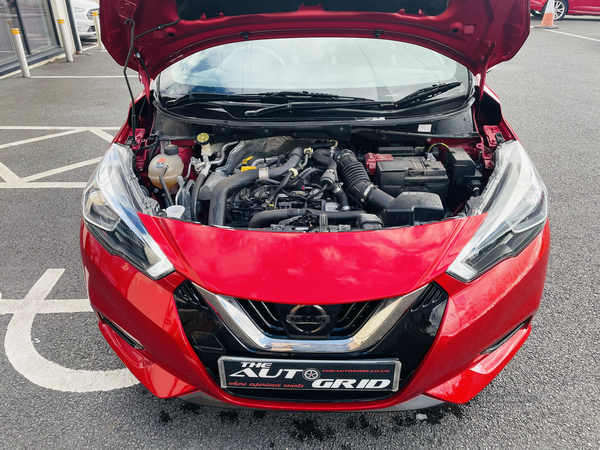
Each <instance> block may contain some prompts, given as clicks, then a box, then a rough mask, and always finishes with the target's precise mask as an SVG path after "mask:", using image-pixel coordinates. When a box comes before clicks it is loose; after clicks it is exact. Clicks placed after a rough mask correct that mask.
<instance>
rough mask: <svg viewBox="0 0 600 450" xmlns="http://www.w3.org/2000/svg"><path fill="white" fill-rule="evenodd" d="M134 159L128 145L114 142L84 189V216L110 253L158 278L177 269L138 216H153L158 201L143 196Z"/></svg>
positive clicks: (93, 232)
mask: <svg viewBox="0 0 600 450" xmlns="http://www.w3.org/2000/svg"><path fill="white" fill-rule="evenodd" d="M132 160H133V153H132V152H131V150H129V149H128V148H127V147H124V146H122V145H119V144H113V145H111V147H110V148H109V149H108V151H107V152H106V155H104V158H103V159H102V161H101V162H100V165H99V166H98V169H96V172H95V173H94V175H93V176H92V178H91V179H90V182H89V183H88V185H87V187H86V188H85V191H84V192H83V218H84V220H85V223H86V225H87V227H88V229H89V230H90V232H91V233H92V235H93V236H94V237H95V238H96V239H97V240H98V241H99V242H100V243H101V244H102V246H103V247H104V248H106V250H107V251H108V252H110V253H111V254H113V255H118V256H120V257H121V258H123V259H125V260H126V261H128V262H129V263H131V264H132V265H133V266H134V267H136V268H137V269H138V270H140V271H141V272H143V273H144V274H146V275H147V276H149V277H150V278H152V279H154V280H157V279H159V278H162V277H164V276H166V275H168V274H169V273H171V272H173V271H174V270H175V268H174V267H173V265H172V264H171V263H170V262H169V260H168V259H167V257H166V256H165V254H164V253H163V252H162V250H161V249H160V247H159V246H158V244H157V243H156V242H155V241H154V239H152V237H151V236H150V234H149V233H148V231H147V230H146V228H145V227H144V224H143V223H142V221H141V219H140V218H139V216H138V213H144V214H149V215H154V213H155V211H156V206H157V203H156V201H155V200H153V199H151V198H148V197H146V196H144V194H143V192H142V190H141V188H140V185H139V183H138V180H137V177H136V176H135V174H134V173H133V169H132Z"/></svg>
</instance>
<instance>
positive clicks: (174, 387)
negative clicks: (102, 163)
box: [81, 224, 550, 411]
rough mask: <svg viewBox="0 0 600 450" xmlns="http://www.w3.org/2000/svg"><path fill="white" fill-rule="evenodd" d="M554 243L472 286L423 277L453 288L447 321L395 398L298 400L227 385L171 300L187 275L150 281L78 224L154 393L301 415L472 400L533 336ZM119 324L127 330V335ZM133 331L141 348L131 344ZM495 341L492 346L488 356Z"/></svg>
mask: <svg viewBox="0 0 600 450" xmlns="http://www.w3.org/2000/svg"><path fill="white" fill-rule="evenodd" d="M549 244H550V234H549V227H548V225H546V227H545V228H544V230H543V232H542V233H541V234H540V235H539V236H538V237H537V238H536V239H535V240H534V241H533V242H532V243H531V244H530V245H529V246H528V247H527V248H526V249H525V250H524V251H523V252H522V253H520V254H519V255H518V256H517V257H515V258H512V259H509V260H506V261H504V262H502V263H501V264H499V265H498V266H496V267H495V268H494V269H492V270H491V271H489V272H488V273H486V274H485V275H483V276H481V277H479V278H478V279H477V280H475V281H473V282H472V283H469V284H464V283H461V282H459V281H457V280H455V279H454V278H452V277H450V276H449V275H447V274H445V273H442V274H441V275H438V276H436V277H434V278H433V279H431V280H425V281H426V283H424V284H428V283H432V282H435V283H437V285H439V286H441V288H442V289H443V290H444V291H445V292H446V293H447V294H448V300H447V304H446V307H445V312H444V317H443V320H442V322H441V325H440V327H439V329H438V331H437V335H436V336H435V340H434V341H433V343H432V345H431V347H430V348H429V350H428V351H427V353H426V355H425V356H424V358H422V360H421V361H420V362H419V363H418V365H417V367H416V369H415V370H414V371H413V372H412V373H411V374H409V375H408V376H407V377H406V379H405V380H404V383H403V384H402V386H401V388H400V390H399V392H397V393H396V394H394V395H392V396H388V397H386V398H380V399H376V400H366V401H354V402H349V401H331V402H299V401H286V400H282V401H275V400H271V399H257V398H247V397H241V396H236V395H233V394H232V393H230V392H226V391H225V390H223V389H221V387H220V386H219V384H218V382H217V381H216V380H215V378H214V376H212V375H211V373H210V372H209V370H207V368H206V366H205V364H204V363H203V362H202V361H201V360H200V358H199V357H198V354H197V353H196V351H194V348H193V347H192V346H191V345H190V341H189V340H188V338H187V337H186V334H185V331H184V327H183V326H182V323H181V320H180V317H179V314H178V311H177V307H176V305H175V302H174V299H173V293H174V291H175V290H176V289H177V287H178V286H180V285H181V284H182V283H183V282H184V281H186V276H185V274H184V273H180V272H179V271H178V272H175V273H173V274H171V275H169V276H168V277H166V278H164V279H162V280H159V281H152V280H150V279H149V278H147V277H146V276H144V275H143V274H141V273H140V272H138V271H137V270H136V269H134V268H133V267H131V266H130V265H129V264H128V263H126V262H125V261H123V260H122V259H120V258H118V257H115V256H112V255H110V254H109V253H108V252H106V250H104V249H103V248H102V247H101V246H100V245H99V244H98V243H97V242H96V241H95V239H94V238H93V237H92V236H91V235H90V234H89V232H88V231H87V229H86V228H85V226H84V225H83V224H82V227H81V253H82V259H83V264H84V270H85V275H86V283H87V286H88V292H89V296H90V301H91V303H92V306H93V308H94V310H96V311H97V312H98V314H99V315H100V317H101V318H103V319H101V320H100V330H101V332H102V334H103V335H104V337H105V338H106V339H107V341H108V342H109V344H110V345H111V347H112V348H113V349H114V351H115V352H116V353H117V355H118V356H119V357H120V358H121V359H122V360H123V362H124V363H125V365H126V366H127V367H128V368H129V369H130V370H131V371H132V373H133V374H134V375H135V376H136V377H137V378H138V379H139V380H140V381H141V382H142V383H143V384H144V385H145V386H146V387H147V388H148V389H149V390H150V391H151V392H152V393H153V394H155V395H156V396H158V397H161V398H167V397H180V398H183V399H185V400H188V401H192V402H196V403H201V404H207V405H213V406H227V407H234V408H252V409H277V410H303V411H317V410H318V411H357V410H405V409H420V408H425V407H430V406H434V405H436V404H440V403H441V402H445V401H449V402H455V403H464V402H467V401H469V400H470V399H471V398H472V397H474V396H475V395H476V394H477V393H478V392H479V391H481V389H483V388H484V387H485V386H486V385H487V384H489V382H490V381H491V380H492V379H493V378H494V377H495V376H496V375H497V374H498V373H499V372H500V370H502V368H503V367H504V366H505V365H506V364H507V363H508V361H509V360H510V359H511V358H512V357H513V356H514V354H515V353H516V352H517V350H518V349H519V348H520V347H521V345H522V344H523V343H524V342H525V340H526V339H527V337H528V335H529V333H530V330H531V325H530V323H531V318H532V317H533V315H534V314H535V313H536V311H537V309H538V307H539V303H540V299H541V296H542V291H543V287H544V280H545V274H546V269H547V264H548V256H549ZM424 284H423V285H424ZM111 325H112V327H111ZM115 329H116V330H123V331H125V332H126V333H127V335H125V338H124V337H123V336H124V335H123V334H119V333H117V332H116V331H115ZM515 330H516V331H515ZM513 332H514V333H513ZM127 336H130V337H131V338H133V339H134V340H135V342H138V343H139V344H140V345H139V346H138V347H142V348H134V347H135V346H132V345H131V342H130V341H129V343H128V340H127V339H126V338H127ZM507 336H510V337H509V338H508V339H506V337H507ZM503 339H504V340H503ZM499 342H500V343H501V344H502V345H500V346H499V347H498V348H497V349H495V351H493V352H492V353H487V354H486V353H484V352H485V351H486V349H489V348H490V347H493V346H494V345H495V344H497V343H499ZM400 345H401V343H400Z"/></svg>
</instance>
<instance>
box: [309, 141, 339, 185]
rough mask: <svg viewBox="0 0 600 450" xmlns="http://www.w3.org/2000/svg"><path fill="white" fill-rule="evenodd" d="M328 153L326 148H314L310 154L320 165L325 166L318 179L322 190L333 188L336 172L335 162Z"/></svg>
mask: <svg viewBox="0 0 600 450" xmlns="http://www.w3.org/2000/svg"><path fill="white" fill-rule="evenodd" d="M328 154H330V152H329V151H328V150H315V151H314V152H313V155H312V158H313V161H314V162H316V163H317V164H319V165H320V166H327V170H325V173H324V174H323V175H321V179H320V180H319V183H320V184H321V187H322V188H323V190H324V191H326V190H328V189H333V186H334V185H335V182H336V174H337V163H336V162H335V160H334V159H333V158H331V157H330V156H328Z"/></svg>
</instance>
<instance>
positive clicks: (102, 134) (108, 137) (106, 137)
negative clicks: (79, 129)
mask: <svg viewBox="0 0 600 450" xmlns="http://www.w3.org/2000/svg"><path fill="white" fill-rule="evenodd" d="M88 131H90V132H92V133H94V134H95V135H96V136H99V137H101V138H102V139H104V140H105V141H106V142H112V141H114V140H115V137H114V136H111V135H110V134H108V133H107V132H106V131H102V129H101V128H95V127H90V128H88Z"/></svg>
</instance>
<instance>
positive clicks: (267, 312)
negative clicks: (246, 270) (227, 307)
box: [237, 298, 381, 338]
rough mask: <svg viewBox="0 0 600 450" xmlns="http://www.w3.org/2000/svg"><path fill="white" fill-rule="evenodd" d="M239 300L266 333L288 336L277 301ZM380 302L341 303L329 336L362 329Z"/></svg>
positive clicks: (351, 332) (272, 335)
mask: <svg viewBox="0 0 600 450" xmlns="http://www.w3.org/2000/svg"><path fill="white" fill-rule="evenodd" d="M237 301H238V302H239V303H240V306H241V307H242V308H243V309H244V311H246V314H248V316H249V317H250V318H251V319H252V320H253V321H254V323H255V324H256V326H257V327H258V328H260V329H261V330H262V331H263V332H264V333H265V334H267V335H268V336H271V337H281V338H285V337H288V335H287V333H286V331H285V327H284V325H283V322H282V320H281V317H280V313H279V312H278V308H277V306H276V304H275V303H269V302H261V301H255V300H245V299H240V298H238V299H237ZM380 303H381V300H374V301H369V302H358V303H345V304H343V305H341V307H340V310H339V313H338V314H337V316H336V319H335V325H334V327H333V331H332V332H331V334H330V335H329V337H332V338H346V337H350V336H352V335H353V334H354V333H356V332H357V331H358V330H360V328H361V327H362V326H363V325H364V324H365V322H366V321H367V320H368V319H369V317H371V314H373V312H374V311H375V310H376V309H377V307H378V306H379V304H380Z"/></svg>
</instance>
